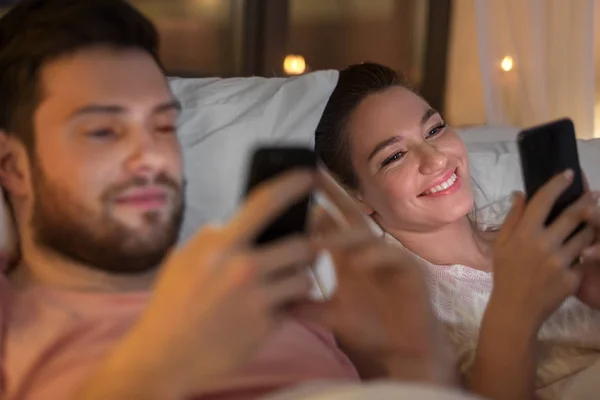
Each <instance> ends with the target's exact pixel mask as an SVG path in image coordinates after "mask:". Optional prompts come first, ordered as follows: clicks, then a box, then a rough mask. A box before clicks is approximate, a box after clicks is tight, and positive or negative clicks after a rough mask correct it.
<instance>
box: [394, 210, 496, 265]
mask: <svg viewBox="0 0 600 400" xmlns="http://www.w3.org/2000/svg"><path fill="white" fill-rule="evenodd" d="M387 232H388V233H389V234H390V235H392V236H393V237H394V238H395V239H396V240H398V241H399V242H400V243H402V245H403V246H404V247H406V248H407V249H409V250H411V251H412V252H413V253H415V254H417V255H418V256H419V257H421V258H423V259H425V260H427V261H429V262H430V263H433V264H437V265H452V264H461V265H466V266H468V267H471V268H475V269H478V270H482V271H491V270H492V236H493V235H489V234H486V233H485V232H480V231H478V230H477V228H476V227H475V226H474V225H473V223H472V222H471V221H469V219H468V217H466V216H465V217H464V218H461V219H460V220H458V221H456V222H454V223H451V224H448V225H445V226H443V227H441V228H439V229H437V230H435V231H430V232H408V231H399V230H388V231H387Z"/></svg>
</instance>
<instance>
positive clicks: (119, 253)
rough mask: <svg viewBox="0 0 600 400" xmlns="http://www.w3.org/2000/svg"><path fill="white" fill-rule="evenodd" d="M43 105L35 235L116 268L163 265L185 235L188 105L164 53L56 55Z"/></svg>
mask: <svg viewBox="0 0 600 400" xmlns="http://www.w3.org/2000/svg"><path fill="white" fill-rule="evenodd" d="M39 82H40V86H39V87H40V91H41V94H42V98H41V103H40V105H39V107H38V108H37V110H36V112H35V115H34V132H35V146H34V149H33V151H32V154H31V155H30V159H31V160H32V161H31V165H32V170H31V173H30V174H28V175H29V176H30V177H31V179H30V184H29V185H28V186H29V188H30V192H31V193H30V196H29V197H30V198H31V200H32V201H29V202H28V204H29V207H28V208H29V209H28V210H27V211H26V214H27V215H28V216H29V218H30V221H31V230H32V234H33V235H34V240H35V241H36V242H37V243H38V244H40V245H42V246H45V247H46V248H49V249H51V250H53V251H55V252H57V253H59V254H61V255H62V256H66V257H68V258H70V259H72V260H74V261H76V262H80V263H83V264H86V265H88V266H90V267H92V268H96V269H100V270H104V271H107V272H114V273H135V272H143V271H146V270H148V269H150V268H153V267H156V266H157V265H158V264H159V263H160V261H161V260H162V258H163V257H164V256H165V254H166V253H167V252H168V250H169V249H170V247H171V246H173V244H174V243H175V241H176V240H177V235H178V232H179V228H180V224H181V219H182V213H183V176H182V166H181V154H180V147H179V143H178V140H177V136H176V131H175V124H176V118H177V115H178V111H179V110H178V105H177V103H176V102H175V100H174V98H173V95H172V94H171V91H170V90H169V87H168V84H167V82H166V80H165V77H164V76H163V74H162V72H161V70H160V69H159V67H158V66H157V64H156V63H155V61H154V60H153V59H152V58H151V57H150V56H149V55H147V54H145V53H143V52H140V51H136V50H114V49H109V48H104V47H98V48H93V49H86V50H83V51H79V52H77V53H75V54H73V55H71V56H68V57H64V58H61V59H59V60H56V61H53V62H51V63H49V64H47V65H46V66H45V67H44V69H43V71H42V73H41V76H40V81H39Z"/></svg>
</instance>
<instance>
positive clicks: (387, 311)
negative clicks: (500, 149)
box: [0, 0, 452, 399]
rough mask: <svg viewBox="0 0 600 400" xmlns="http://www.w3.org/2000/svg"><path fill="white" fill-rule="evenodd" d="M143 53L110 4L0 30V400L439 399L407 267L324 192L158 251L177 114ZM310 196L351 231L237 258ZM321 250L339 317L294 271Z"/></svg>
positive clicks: (143, 28)
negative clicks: (279, 393)
mask: <svg viewBox="0 0 600 400" xmlns="http://www.w3.org/2000/svg"><path fill="white" fill-rule="evenodd" d="M156 49H157V34H156V32H155V30H154V27H153V26H152V24H151V23H150V22H148V21H147V20H146V19H145V18H144V17H143V16H141V15H140V14H139V13H138V12H137V11H135V10H134V9H133V8H132V7H131V6H130V5H128V3H127V2H125V1H124V0H86V1H81V0H39V1H36V0H32V1H23V2H21V3H19V5H17V6H16V7H15V8H14V9H12V10H11V11H10V12H9V13H8V14H7V15H6V16H5V17H4V18H2V20H0V93H2V102H1V103H0V129H1V133H0V183H1V184H2V186H3V188H4V189H5V191H6V192H7V196H8V199H9V201H10V204H11V206H12V209H13V212H14V216H15V222H16V226H17V230H18V233H19V237H20V251H21V256H22V259H21V263H20V264H19V265H18V266H17V267H16V268H15V269H14V270H13V271H11V273H10V274H9V276H8V281H9V282H8V283H9V285H10V287H11V290H12V291H11V292H10V293H9V296H8V297H9V299H8V303H7V304H4V306H5V307H6V308H7V311H8V317H7V320H6V321H4V330H3V332H4V336H3V337H2V347H3V349H4V353H3V355H2V360H1V361H2V367H3V376H4V382H3V393H2V394H3V395H4V396H5V397H4V398H8V399H34V398H35V399H38V398H47V399H69V398H76V397H77V398H89V399H91V398H112V399H118V398H136V399H144V398H147V399H150V398H161V399H165V398H168V399H170V398H172V399H183V398H189V397H190V396H203V397H202V398H229V399H232V398H239V399H247V398H256V397H258V396H260V395H262V394H266V393H270V392H272V391H275V390H277V389H280V388H283V387H286V386H289V385H293V384H297V383H301V382H304V381H308V380H315V379H318V380H342V381H343V380H347V381H353V380H357V379H358V374H357V371H356V369H355V365H356V367H357V368H358V369H359V370H360V372H361V374H362V375H363V376H366V377H382V376H388V377H395V378H401V379H412V380H417V381H435V382H444V383H448V382H451V381H452V374H451V373H450V372H449V371H450V369H448V368H446V366H445V365H444V364H443V363H439V362H438V361H439V360H440V359H439V357H438V356H437V354H438V352H437V349H436V348H435V346H434V345H435V344H436V342H435V341H434V339H435V337H436V335H437V333H436V330H435V329H434V328H433V327H434V326H435V323H434V322H433V318H432V314H431V310H430V309H429V305H428V301H427V295H426V291H425V289H424V285H423V282H422V279H421V277H420V275H419V274H418V271H416V269H415V268H404V269H403V268H398V267H399V266H402V265H405V264H406V265H409V266H412V265H413V264H414V263H413V261H410V262H408V259H407V258H406V255H405V254H404V253H403V252H401V251H400V250H399V249H394V248H390V247H387V246H385V245H383V244H381V243H380V241H378V240H376V239H374V237H373V235H372V234H370V233H369V232H368V229H367V228H366V227H365V225H364V221H362V222H361V218H362V217H361V216H360V213H358V212H356V211H355V210H353V209H352V206H351V205H350V204H348V203H344V202H345V201H346V200H344V199H343V198H342V197H341V192H339V191H338V192H336V189H334V188H333V186H332V184H331V182H329V183H328V181H327V180H326V179H325V178H324V177H323V176H315V174H314V173H310V172H306V171H304V172H303V171H297V172H294V173H290V174H287V175H285V176H282V177H281V178H278V179H276V180H275V181H273V182H271V183H268V184H266V185H264V186H263V187H262V188H261V189H259V190H257V192H256V193H254V195H253V196H252V197H251V199H250V200H249V201H248V203H247V204H246V206H245V207H244V208H242V209H241V210H240V212H239V214H238V216H237V217H235V218H234V219H233V220H232V221H231V222H230V223H229V224H228V225H226V226H225V227H223V228H214V227H208V228H205V229H203V230H202V231H201V232H199V233H198V234H197V235H196V236H195V237H194V238H192V239H191V240H190V241H189V242H188V243H187V244H186V245H185V246H184V247H182V248H181V249H177V250H173V251H171V250H172V247H173V245H174V243H175V241H176V237H177V233H178V230H179V226H180V223H181V218H182V215H183V188H184V179H183V175H182V166H181V154H180V148H179V143H178V141H177V136H176V132H175V122H176V118H177V114H178V109H179V105H178V103H177V101H176V100H175V99H174V98H173V96H172V94H171V92H170V90H169V87H168V85H167V82H166V80H165V77H164V76H163V73H162V71H161V68H160V66H159V62H158V61H157V55H156ZM315 185H319V186H320V187H321V188H323V189H324V190H326V191H328V192H329V194H330V195H331V197H332V198H333V199H334V201H335V202H336V203H337V204H338V206H340V207H341V208H342V209H345V215H346V217H347V218H348V219H349V221H350V222H351V226H354V227H355V228H354V229H351V230H349V231H348V232H346V233H344V232H340V231H335V230H334V232H333V233H331V234H330V235H329V236H328V238H329V239H327V241H326V242H321V243H320V244H319V245H318V246H315V244H314V243H313V242H312V241H309V240H308V239H307V238H303V237H300V238H297V237H296V238H288V239H284V240H282V241H280V242H278V243H274V244H272V245H269V246H266V247H261V248H255V247H253V246H252V245H251V243H252V238H253V237H254V236H255V235H256V234H257V233H258V232H259V231H260V229H261V228H263V227H264V226H266V224H267V223H268V222H269V221H271V220H272V219H273V218H275V217H276V216H277V215H278V213H279V212H281V211H282V210H284V209H285V208H286V207H287V206H289V205H290V204H293V203H294V201H297V199H298V198H300V197H301V196H303V195H305V194H306V193H307V192H308V191H310V190H311V189H312V188H314V186H315ZM336 196H337V197H336ZM336 199H337V200H336ZM264 204H269V207H264ZM323 221H324V220H323V219H321V222H323ZM322 248H325V249H329V250H332V251H333V252H334V254H336V255H337V257H336V258H337V259H338V261H339V262H342V263H344V264H345V266H344V267H345V268H344V272H342V271H340V272H342V273H341V274H340V276H339V279H340V285H339V290H338V295H336V296H337V297H336V301H335V302H331V303H326V304H321V305H319V304H311V303H310V302H308V301H307V299H308V293H309V291H310V286H311V285H310V280H309V279H308V278H307V277H306V275H305V274H303V273H301V272H299V271H298V270H297V265H302V264H307V263H309V262H310V261H312V260H313V259H314V257H315V254H316V252H317V251H318V250H320V249H322ZM357 262H360V265H358V264H356V263H357ZM411 263H413V264H411ZM399 264H400V265H399ZM359 267H360V268H359ZM375 270H376V271H377V272H376V273H374V271H375ZM403 285H404V286H403ZM151 289H152V290H151ZM404 289H406V290H404ZM398 293H401V294H402V297H399V296H398ZM357 305H360V307H356V306H357ZM293 315H302V316H305V317H306V316H309V317H311V318H314V319H315V320H316V321H317V322H318V323H319V324H317V323H308V322H300V320H298V319H296V318H293ZM391 316H393V318H390V317H391ZM405 316H408V317H409V318H410V321H409V320H408V319H406V318H404V317H405ZM322 325H325V326H327V327H328V328H331V329H334V330H335V331H336V334H337V335H338V337H339V338H340V340H342V341H343V344H344V346H345V349H346V350H347V353H348V354H350V355H351V356H352V359H353V361H354V365H353V364H352V363H351V362H350V361H349V359H348V357H347V356H346V354H344V353H343V352H341V351H340V349H339V348H338V347H337V344H336V341H335V340H334V339H333V336H332V335H331V334H330V333H329V332H328V331H326V330H325V329H323V328H322V327H321V326H322Z"/></svg>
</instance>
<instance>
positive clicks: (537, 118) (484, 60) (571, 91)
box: [459, 0, 600, 138]
mask: <svg viewBox="0 0 600 400" xmlns="http://www.w3.org/2000/svg"><path fill="white" fill-rule="evenodd" d="M459 1H463V0H459ZM594 3H595V0H568V1H566V0H501V1H498V0H494V1H490V0H475V20H476V21H475V23H476V30H477V52H478V59H479V67H480V68H479V69H480V72H481V81H482V86H483V100H484V105H485V120H486V123H487V124H491V125H515V126H529V125H534V124H537V123H541V122H545V121H548V120H551V119H555V118H560V117H570V118H571V119H573V121H574V122H575V126H576V129H577V135H578V136H579V137H580V138H591V137H593V136H594V110H595V103H596V93H595V92H596V91H595V85H594V82H595V68H594V63H595V55H594V33H595V31H594V15H595V13H594V11H595V10H594V8H595V7H594ZM599 128H600V127H599Z"/></svg>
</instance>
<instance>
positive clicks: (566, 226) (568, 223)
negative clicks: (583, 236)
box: [546, 192, 597, 244]
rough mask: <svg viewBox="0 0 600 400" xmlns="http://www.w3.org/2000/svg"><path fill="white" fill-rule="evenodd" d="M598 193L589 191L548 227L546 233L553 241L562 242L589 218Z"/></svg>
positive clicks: (555, 242)
mask: <svg viewBox="0 0 600 400" xmlns="http://www.w3.org/2000/svg"><path fill="white" fill-rule="evenodd" d="M596 202H597V194H596V193H594V192H588V193H586V194H584V195H583V196H581V197H580V198H579V199H578V200H577V201H575V202H574V203H573V204H571V205H570V206H569V207H567V209H566V210H564V211H563V212H562V213H561V214H560V215H559V216H558V218H556V220H555V221H554V222H553V223H552V224H551V225H550V226H549V227H548V230H547V231H546V235H548V237H549V238H550V241H551V243H554V244H562V243H564V241H565V240H566V239H567V238H568V237H569V235H571V234H572V233H573V231H574V230H575V228H577V227H578V226H579V225H581V223H583V222H584V221H585V220H587V219H588V218H589V216H590V215H591V214H592V213H593V212H594V208H595V207H596Z"/></svg>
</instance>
